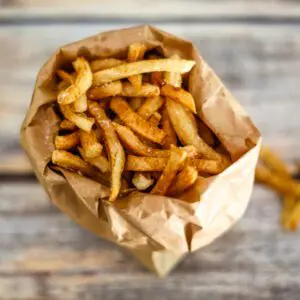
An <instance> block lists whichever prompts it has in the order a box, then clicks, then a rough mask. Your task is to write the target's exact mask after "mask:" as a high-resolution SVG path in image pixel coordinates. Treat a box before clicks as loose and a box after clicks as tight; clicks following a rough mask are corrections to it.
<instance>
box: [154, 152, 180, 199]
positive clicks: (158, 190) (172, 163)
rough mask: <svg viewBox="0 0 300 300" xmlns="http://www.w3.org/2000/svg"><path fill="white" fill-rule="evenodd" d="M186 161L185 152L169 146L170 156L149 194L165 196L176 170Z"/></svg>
mask: <svg viewBox="0 0 300 300" xmlns="http://www.w3.org/2000/svg"><path fill="white" fill-rule="evenodd" d="M185 159H186V152H185V151H182V150H180V149H179V148H177V147H175V146H171V154H170V157H169V159H168V162H167V164H166V167H165V169H164V170H163V172H162V174H161V176H160V177H159V179H158V181H157V182H156V184H155V186H154V188H153V189H152V190H151V194H155V195H165V194H166V193H167V190H168V188H169V186H170V185H171V183H172V181H173V179H174V178H175V177H176V174H177V172H178V170H179V169H180V168H181V166H182V165H183V162H184V160H185Z"/></svg>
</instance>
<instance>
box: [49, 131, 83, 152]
mask: <svg viewBox="0 0 300 300" xmlns="http://www.w3.org/2000/svg"><path fill="white" fill-rule="evenodd" d="M54 144H55V148H56V149H58V150H68V149H71V148H74V147H75V146H77V145H78V144H79V133H78V131H76V132H73V133H70V134H68V135H61V136H60V135H57V136H56V137H55V141H54Z"/></svg>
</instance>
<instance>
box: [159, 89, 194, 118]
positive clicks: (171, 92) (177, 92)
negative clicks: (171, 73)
mask: <svg viewBox="0 0 300 300" xmlns="http://www.w3.org/2000/svg"><path fill="white" fill-rule="evenodd" d="M160 92H161V94H162V95H163V96H165V97H168V98H170V99H172V100H174V101H177V102H178V103H181V104H182V105H183V106H185V107H187V108H188V109H190V110H191V111H192V112H193V113H194V114H195V113H196V106H195V101H194V98H193V96H192V94H190V93H189V92H187V91H185V90H184V89H182V88H180V87H175V86H172V85H170V84H166V85H164V86H163V87H162V88H161V89H160Z"/></svg>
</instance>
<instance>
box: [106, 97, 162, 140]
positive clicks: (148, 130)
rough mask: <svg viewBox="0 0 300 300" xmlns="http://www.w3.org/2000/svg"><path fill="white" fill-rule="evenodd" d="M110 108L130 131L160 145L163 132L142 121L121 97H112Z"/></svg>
mask: <svg viewBox="0 0 300 300" xmlns="http://www.w3.org/2000/svg"><path fill="white" fill-rule="evenodd" d="M110 108H111V109H112V110H113V111H114V112H115V113H116V114H117V115H118V116H119V117H120V119H121V120H122V121H123V122H124V123H125V125H127V126H128V127H129V128H130V129H132V130H133V131H135V132H136V133H138V134H140V135H141V136H143V137H144V138H146V139H148V140H151V141H153V142H156V143H159V144H161V143H162V142H163V140H164V138H165V136H166V134H165V132H164V131H163V130H161V129H159V128H158V127H155V126H153V125H152V124H151V123H149V122H147V121H146V120H144V119H143V118H142V117H141V116H139V115H138V114H137V113H135V112H134V111H133V110H132V109H131V107H130V106H129V105H128V103H127V102H126V101H125V100H124V99H122V98H121V97H114V98H112V100H111V102H110Z"/></svg>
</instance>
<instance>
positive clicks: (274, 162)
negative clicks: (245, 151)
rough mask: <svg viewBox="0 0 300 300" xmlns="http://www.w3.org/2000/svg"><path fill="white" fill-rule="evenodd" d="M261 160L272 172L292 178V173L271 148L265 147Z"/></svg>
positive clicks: (260, 155) (260, 156) (261, 151)
mask: <svg viewBox="0 0 300 300" xmlns="http://www.w3.org/2000/svg"><path fill="white" fill-rule="evenodd" d="M259 158H260V159H261V161H262V162H263V163H264V164H266V165H267V166H268V167H269V168H270V169H271V170H273V171H275V172H278V173H279V174H281V175H282V176H286V177H291V175H290V172H289V170H288V168H287V166H286V164H285V163H284V161H282V159H281V158H280V157H279V156H278V155H277V154H276V153H274V152H273V151H272V150H271V149H270V148H269V147H267V146H263V147H262V148H261V149H260V153H259Z"/></svg>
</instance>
